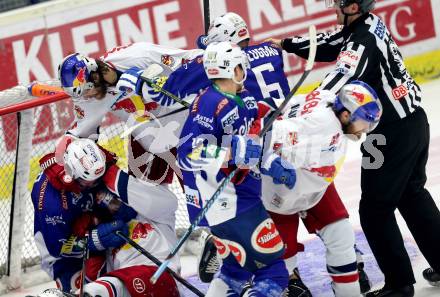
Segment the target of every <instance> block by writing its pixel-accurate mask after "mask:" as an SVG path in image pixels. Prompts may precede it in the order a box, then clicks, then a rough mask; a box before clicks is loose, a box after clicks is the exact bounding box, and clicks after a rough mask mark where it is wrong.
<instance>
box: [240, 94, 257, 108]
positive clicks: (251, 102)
mask: <svg viewBox="0 0 440 297" xmlns="http://www.w3.org/2000/svg"><path fill="white" fill-rule="evenodd" d="M243 101H244V104H245V105H246V107H247V108H248V109H258V105H257V101H256V100H255V98H254V97H252V96H247V97H244V98H243Z"/></svg>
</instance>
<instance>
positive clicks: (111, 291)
mask: <svg viewBox="0 0 440 297" xmlns="http://www.w3.org/2000/svg"><path fill="white" fill-rule="evenodd" d="M95 283H97V284H100V285H102V286H104V287H105V288H106V289H107V292H108V295H109V296H110V297H117V294H116V290H115V287H114V286H113V284H112V283H111V282H107V281H103V280H96V281H95Z"/></svg>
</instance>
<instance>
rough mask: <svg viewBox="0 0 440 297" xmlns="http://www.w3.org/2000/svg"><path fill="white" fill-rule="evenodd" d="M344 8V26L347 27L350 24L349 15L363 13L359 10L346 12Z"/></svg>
mask: <svg viewBox="0 0 440 297" xmlns="http://www.w3.org/2000/svg"><path fill="white" fill-rule="evenodd" d="M344 8H345V7H344ZM344 8H343V9H342V13H343V14H344V27H346V26H347V25H348V17H349V16H353V15H357V14H362V12H360V11H358V12H355V13H346V12H344Z"/></svg>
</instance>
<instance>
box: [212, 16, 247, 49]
mask: <svg viewBox="0 0 440 297" xmlns="http://www.w3.org/2000/svg"><path fill="white" fill-rule="evenodd" d="M245 39H250V35H249V29H248V26H247V24H246V22H245V21H244V20H243V18H242V17H241V16H239V15H238V14H236V13H234V12H228V13H225V14H224V15H221V16H219V17H216V18H215V19H214V21H213V22H212V24H211V26H210V27H209V30H208V35H207V36H206V44H207V45H208V44H210V43H212V42H221V41H230V42H232V43H234V44H238V43H239V42H241V41H243V40H245Z"/></svg>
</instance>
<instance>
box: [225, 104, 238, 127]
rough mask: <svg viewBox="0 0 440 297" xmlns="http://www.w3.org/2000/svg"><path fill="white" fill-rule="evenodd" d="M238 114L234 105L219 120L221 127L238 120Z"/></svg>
mask: <svg viewBox="0 0 440 297" xmlns="http://www.w3.org/2000/svg"><path fill="white" fill-rule="evenodd" d="M238 118H239V115H238V108H237V106H236V107H234V109H233V110H231V111H230V112H228V113H227V114H226V115H225V116H224V117H223V118H222V119H221V120H220V122H221V123H222V127H223V128H225V127H227V126H232V124H233V123H234V122H235V121H236V120H238Z"/></svg>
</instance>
